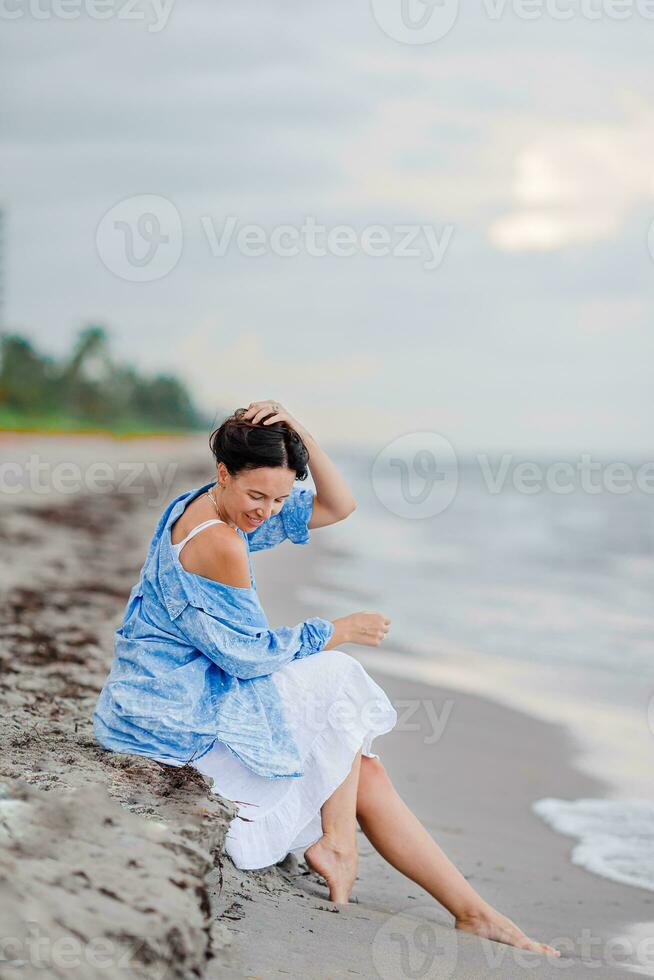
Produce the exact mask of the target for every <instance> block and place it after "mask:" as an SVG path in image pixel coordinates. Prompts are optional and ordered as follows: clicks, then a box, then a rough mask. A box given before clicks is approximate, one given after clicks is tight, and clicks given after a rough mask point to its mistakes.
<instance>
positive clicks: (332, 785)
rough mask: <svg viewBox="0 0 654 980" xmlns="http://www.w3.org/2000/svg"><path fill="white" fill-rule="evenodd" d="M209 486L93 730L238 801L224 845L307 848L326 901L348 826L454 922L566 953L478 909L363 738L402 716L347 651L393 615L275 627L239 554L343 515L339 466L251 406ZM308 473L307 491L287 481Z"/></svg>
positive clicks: (165, 520)
mask: <svg viewBox="0 0 654 980" xmlns="http://www.w3.org/2000/svg"><path fill="white" fill-rule="evenodd" d="M210 445H211V448H212V451H213V454H214V458H215V461H216V474H217V479H216V481H215V482H212V483H208V484H206V485H205V486H202V487H199V488H197V489H195V490H191V491H188V492H186V493H183V494H181V495H180V496H179V497H177V498H176V499H175V500H173V502H172V503H171V504H170V505H169V506H168V508H167V509H166V510H165V512H164V513H163V515H162V516H161V518H160V520H159V523H158V525H157V528H156V530H155V533H154V536H153V538H152V540H151V542H150V546H149V548H148V554H147V557H146V560H145V563H144V565H143V568H142V570H141V575H140V578H139V582H138V583H137V584H136V585H135V586H134V588H133V589H132V592H131V594H130V597H129V601H128V603H127V608H126V610H125V617H124V621H123V625H122V626H121V628H120V629H119V630H117V632H116V650H115V657H114V662H113V664H112V668H111V672H110V674H109V676H108V678H107V680H106V682H105V685H104V687H103V689H102V692H101V694H100V697H99V699H98V702H97V705H96V708H95V711H94V714H93V727H94V732H95V735H96V738H97V739H98V741H99V742H100V744H101V745H102V746H103V747H105V748H106V749H108V750H110V751H118V752H131V753H136V754H140V755H145V756H149V757H150V758H153V759H156V760H157V761H159V762H163V763H165V764H168V765H176V766H180V765H183V764H184V763H190V764H191V765H193V766H194V767H195V768H197V769H198V770H199V771H200V772H202V773H204V774H205V775H207V776H210V777H211V778H212V780H213V783H212V790H213V792H216V793H219V794H220V795H221V796H222V797H224V798H225V799H229V800H232V801H234V802H235V803H236V804H237V805H238V808H239V810H238V818H236V819H234V820H233V821H232V823H231V825H230V828H229V832H228V834H227V837H226V842H225V849H226V851H227V853H228V854H229V856H230V857H231V859H232V860H233V861H234V864H235V865H236V866H237V867H238V868H244V869H247V868H261V867H267V866H269V865H271V864H274V863H277V862H278V861H281V860H282V859H283V858H284V857H285V856H286V854H288V853H289V851H292V850H298V849H302V850H303V851H304V857H305V860H306V862H307V864H308V866H309V867H310V868H311V869H312V870H313V871H315V872H316V873H317V874H319V875H320V876H322V877H323V878H324V879H325V881H326V882H327V885H328V887H329V897H330V899H331V900H332V901H334V902H343V903H346V902H348V901H349V896H350V892H351V890H352V886H353V884H354V881H355V878H356V873H357V848H356V824H357V821H358V824H359V826H360V827H361V830H362V831H363V833H364V834H365V835H366V837H368V839H369V840H370V841H371V843H372V844H373V846H374V847H375V848H376V849H377V850H378V851H379V853H380V854H381V855H382V856H383V857H384V858H386V860H387V861H389V863H390V864H392V865H393V866H394V867H395V868H397V869H398V870H399V871H401V872H403V873H404V874H405V875H407V876H408V877H409V878H411V879H412V880H413V881H415V882H416V883H417V884H419V885H421V886H422V887H423V888H424V889H426V891H427V892H429V894H431V895H433V897H434V898H436V899H437V900H438V901H439V902H440V903H441V904H442V905H444V906H445V908H447V909H448V910H449V911H450V912H451V913H452V915H453V916H454V918H455V922H456V927H457V928H459V929H462V930H465V931H468V932H473V933H476V934H477V935H480V936H484V937H487V938H490V939H495V940H497V941H499V942H504V943H508V944H509V945H513V946H518V947H521V948H524V949H529V950H534V951H536V952H542V953H548V954H552V955H559V953H558V951H557V950H555V949H553V948H552V947H550V946H547V945H545V944H543V943H539V942H535V941H533V940H531V939H529V938H528V937H527V936H525V935H524V933H522V932H521V931H520V929H518V927H517V926H516V925H515V924H514V923H513V922H511V921H510V920H509V919H507V918H506V917H505V916H502V915H500V914H499V913H498V912H496V911H495V910H494V909H493V908H492V907H491V906H490V905H488V904H487V903H486V902H485V901H484V900H483V899H482V898H481V897H480V896H479V895H477V893H476V892H475V891H474V889H473V888H472V887H471V886H470V885H469V884H468V882H467V881H466V879H465V878H464V877H463V875H461V874H460V872H459V871H457V869H456V868H455V867H454V865H453V864H452V863H451V862H450V861H449V860H448V858H447V857H446V856H445V854H444V853H443V852H442V851H441V849H440V848H439V846H438V845H437V844H436V842H435V841H434V840H433V839H432V838H431V837H430V835H429V834H428V833H427V831H426V830H425V828H424V827H423V826H422V825H421V824H420V822H419V821H418V819H417V818H416V817H415V816H414V814H413V813H412V812H411V811H410V810H409V808H408V807H407V806H406V804H405V803H404V802H403V801H402V800H401V799H400V797H399V796H398V794H397V792H396V791H395V789H394V787H393V785H392V783H391V781H390V779H389V777H388V774H387V773H386V770H385V769H384V766H383V764H382V762H381V760H380V758H379V756H378V755H377V754H375V753H374V752H372V751H371V746H372V742H373V740H374V738H375V737H376V736H377V735H380V734H382V733H384V732H388V731H390V730H391V729H392V728H393V727H394V726H395V723H396V721H397V714H396V712H395V709H394V708H393V706H392V704H391V703H390V701H389V699H388V697H387V696H386V694H385V693H384V691H383V690H382V689H381V688H380V687H379V685H378V684H376V683H375V682H374V681H373V680H372V678H371V677H370V676H369V675H368V674H367V672H366V671H365V670H364V668H363V667H362V666H361V664H360V663H359V662H358V661H357V660H355V659H354V658H353V657H351V656H350V655H349V654H347V653H344V652H343V651H342V650H341V649H340V647H342V646H343V645H344V644H345V643H360V644H363V645H365V646H379V645H380V644H381V643H382V641H383V639H384V637H385V635H386V634H387V633H388V630H389V626H390V620H389V619H388V618H387V617H386V616H384V615H383V614H382V613H377V612H358V613H353V614H352V615H349V616H344V617H342V618H339V619H335V620H334V621H333V622H331V621H329V620H326V619H322V618H321V617H312V618H310V619H307V620H306V621H305V622H303V623H300V624H298V625H297V626H294V627H287V626H284V627H281V628H280V629H277V630H272V629H271V628H270V626H269V624H268V621H267V619H266V616H265V614H264V612H263V609H262V608H261V605H260V603H259V600H258V597H257V593H256V585H255V582H254V575H253V572H252V563H251V559H250V552H251V551H257V550H261V549H264V548H270V547H273V546H274V545H276V544H279V543H280V542H281V541H284V540H286V539H289V540H291V541H292V542H294V543H296V544H304V543H305V542H306V541H307V540H308V538H309V530H312V529H314V528H318V527H325V526H327V525H328V524H334V523H336V522H337V521H341V520H344V518H346V517H347V516H348V515H349V514H351V513H352V511H353V510H354V509H355V506H356V504H355V501H354V499H353V497H352V494H351V492H350V490H349V488H348V486H347V484H346V483H345V481H344V479H343V478H342V477H341V475H340V474H339V473H338V471H337V469H336V467H335V465H334V463H333V462H332V461H331V460H330V458H329V457H328V456H327V454H326V453H325V452H324V450H322V449H321V448H320V447H319V446H318V444H317V443H316V441H315V439H314V438H313V437H312V436H311V435H310V433H309V432H307V430H306V429H305V428H304V427H303V426H302V425H300V424H299V423H298V422H297V421H296V420H295V419H294V418H293V417H292V416H291V414H290V413H289V412H288V411H287V410H286V409H285V408H284V407H283V406H282V405H280V404H279V403H277V402H271V401H262V402H252V403H251V404H250V405H249V406H248V408H247V409H239V410H237V411H236V412H235V414H234V415H233V416H231V417H230V418H228V419H226V420H225V421H224V422H223V424H222V425H221V426H220V427H219V428H218V429H217V430H216V431H215V432H214V433H213V434H212V436H211V440H210ZM307 466H309V469H310V471H311V475H312V477H313V479H314V482H315V485H316V493H315V494H313V493H312V492H311V491H309V490H307V489H302V488H299V487H296V486H295V485H294V484H295V481H296V480H299V481H302V480H305V479H306V477H307V474H308V471H307Z"/></svg>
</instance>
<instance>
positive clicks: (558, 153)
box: [488, 111, 654, 252]
mask: <svg viewBox="0 0 654 980" xmlns="http://www.w3.org/2000/svg"><path fill="white" fill-rule="evenodd" d="M653 157H654V114H652V113H651V112H645V111H642V112H640V113H638V114H637V115H636V116H635V117H634V118H632V119H630V120H629V121H627V122H626V123H622V124H615V125H606V124H604V125H575V126H566V125H564V124H562V123H560V122H559V123H556V124H553V123H551V122H550V123H549V125H548V127H547V132H545V133H543V134H542V135H540V136H538V137H537V138H536V139H534V140H533V141H531V142H530V143H528V144H527V145H526V146H524V147H523V148H522V149H521V150H520V151H519V153H518V154H517V155H516V157H515V162H514V173H513V188H512V191H513V200H514V207H513V209H512V210H510V211H509V212H508V213H506V214H504V215H502V216H500V217H499V218H497V219H496V220H495V221H493V222H492V224H491V225H490V227H489V230H488V237H489V239H490V241H491V242H492V243H493V245H495V247H496V248H498V249H500V250H501V251H507V252H522V251H534V250H543V251H548V250H553V249H560V248H565V247H566V246H569V245H588V244H592V243H593V242H598V241H602V240H605V239H609V238H611V237H613V236H615V235H616V234H617V233H618V232H619V230H620V228H621V226H622V225H623V223H624V222H625V221H626V220H627V218H628V217H629V215H630V213H631V211H632V209H634V208H635V207H636V206H638V205H639V204H643V205H645V206H647V207H649V208H651V207H652V205H653V204H654V174H653V172H652V164H651V161H652V158H653Z"/></svg>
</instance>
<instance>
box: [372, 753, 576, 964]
mask: <svg viewBox="0 0 654 980" xmlns="http://www.w3.org/2000/svg"><path fill="white" fill-rule="evenodd" d="M357 819H358V821H359V825H360V827H361V830H362V831H363V832H364V834H365V835H366V837H367V838H368V840H369V841H370V843H371V844H372V845H373V847H374V848H375V849H376V850H377V851H379V853H380V854H381V855H382V857H383V858H385V859H386V860H387V861H388V863H389V864H392V865H393V867H394V868H397V870H398V871H401V872H402V874H404V875H406V876H407V878H410V879H411V881H415V882H416V884H418V885H420V886H421V887H422V888H424V889H425V891H427V892H429V894H430V895H432V896H433V897H434V898H435V899H436V900H437V901H438V902H440V903H441V905H444V906H445V908H446V909H447V910H448V911H449V912H451V913H452V915H453V916H454V918H455V920H456V928H457V929H462V930H464V931H465V932H472V933H475V934H476V935H478V936H483V937H484V938H486V939H494V940H495V941H496V942H500V943H507V944H508V945H509V946H518V947H519V948H521V949H528V950H533V951H534V952H537V953H548V954H551V955H553V956H560V955H561V954H560V952H559V950H556V949H554V948H553V947H552V946H547V945H546V944H545V943H539V942H535V941H534V940H532V939H529V938H528V937H527V936H526V935H525V934H524V933H523V932H522V931H521V930H520V929H519V928H518V926H516V925H515V923H513V922H512V921H511V920H510V919H508V918H506V916H504V915H501V914H500V913H499V912H497V911H496V910H495V909H494V908H493V907H492V906H491V905H489V904H488V902H485V901H484V899H483V898H481V896H480V895H478V894H477V892H476V891H475V890H474V888H473V887H472V886H471V885H470V884H469V883H468V882H467V881H466V879H465V878H464V877H463V875H462V874H461V872H460V871H459V870H458V869H457V868H456V867H455V866H454V865H453V864H452V862H451V861H450V859H449V858H448V857H447V856H446V855H445V854H444V852H443V851H442V850H441V848H440V847H439V846H438V844H437V843H436V841H435V840H434V839H433V837H431V835H430V834H429V833H428V832H427V830H426V829H425V827H423V825H422V824H421V823H420V821H419V820H418V818H417V817H416V816H415V814H414V813H412V812H411V810H410V809H409V807H408V806H407V805H406V803H405V802H404V800H402V798H401V797H400V796H399V794H398V793H397V790H396V789H395V787H394V786H393V784H392V782H391V780H390V777H389V775H388V773H387V772H386V770H385V768H384V766H383V765H382V763H381V761H380V760H379V759H371V758H369V757H366V758H364V759H363V760H362V765H361V770H360V776H359V795H358V799H357Z"/></svg>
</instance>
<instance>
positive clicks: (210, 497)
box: [207, 483, 236, 530]
mask: <svg viewBox="0 0 654 980" xmlns="http://www.w3.org/2000/svg"><path fill="white" fill-rule="evenodd" d="M215 486H216V484H215V483H214V487H215ZM207 497H208V498H209V500H210V501H211V503H212V504H213V505H214V507H215V509H216V513H217V514H218V517H219V518H220V520H221V521H222V520H223V519H222V517H220V511H219V510H218V504H217V503H216V498H215V497H214V495H213V494H212V492H211V490H207ZM223 523H224V524H227V525H229V527H231V528H233V529H234V530H236V525H235V524H230V522H229V521H223Z"/></svg>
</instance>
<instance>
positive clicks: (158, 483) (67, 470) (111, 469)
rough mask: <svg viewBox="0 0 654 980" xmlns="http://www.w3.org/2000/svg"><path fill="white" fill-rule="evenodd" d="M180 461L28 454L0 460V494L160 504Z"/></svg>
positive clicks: (168, 494)
mask: <svg viewBox="0 0 654 980" xmlns="http://www.w3.org/2000/svg"><path fill="white" fill-rule="evenodd" d="M178 466H179V464H178V463H177V462H174V461H171V462H167V463H165V464H164V463H161V462H158V461H156V460H121V461H119V462H115V461H111V462H110V461H108V460H100V459H98V460H91V461H90V462H88V463H86V464H84V465H80V464H79V463H78V462H76V461H75V460H58V461H57V462H52V461H51V460H49V459H42V458H41V456H40V455H39V454H38V453H31V454H30V456H29V457H28V458H27V459H26V460H24V461H22V462H18V460H4V461H3V462H2V463H0V496H1V495H3V494H7V495H8V496H16V495H18V494H24V493H25V492H29V493H32V494H35V495H36V496H49V495H50V494H53V493H54V494H56V495H58V496H63V497H65V496H77V495H78V494H81V493H83V494H94V495H95V494H99V495H106V494H125V495H130V496H137V497H146V496H147V497H148V500H147V506H148V507H155V506H160V504H161V503H162V501H165V500H167V499H168V498H169V496H170V492H171V489H172V486H173V484H174V482H175V479H176V476H177V470H178Z"/></svg>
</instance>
